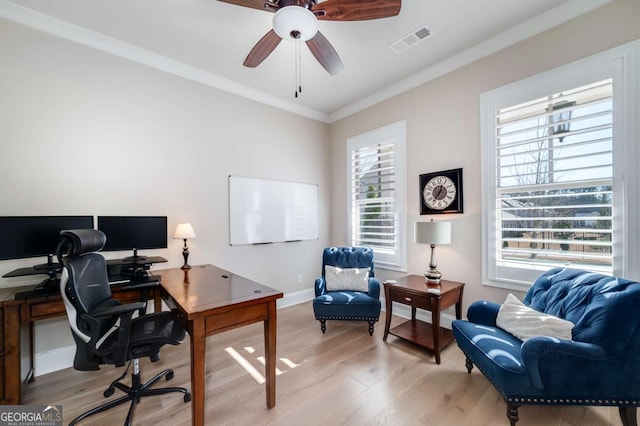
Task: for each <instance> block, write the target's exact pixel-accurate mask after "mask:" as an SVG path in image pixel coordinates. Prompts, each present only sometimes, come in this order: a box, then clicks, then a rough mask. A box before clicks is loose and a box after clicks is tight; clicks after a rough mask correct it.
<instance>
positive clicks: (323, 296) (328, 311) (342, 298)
mask: <svg viewBox="0 0 640 426" xmlns="http://www.w3.org/2000/svg"><path fill="white" fill-rule="evenodd" d="M327 266H333V267H337V268H343V269H351V268H359V269H362V268H365V269H368V273H369V275H368V276H369V278H368V291H363V290H348V289H347V290H333V291H331V290H328V289H327V280H326V276H327V268H326V267H327ZM329 269H330V268H329ZM365 287H367V286H366V283H365ZM315 295H316V297H315V299H313V312H314V314H315V316H316V319H317V320H318V321H320V329H321V330H322V333H323V334H324V332H325V331H326V330H327V326H326V321H327V320H353V321H367V322H368V323H369V335H373V325H374V324H375V322H376V321H378V318H380V308H381V304H380V282H379V281H378V280H377V279H376V278H374V265H373V250H371V249H369V248H364V247H327V248H325V249H324V251H323V253H322V276H321V277H320V278H318V279H316V282H315Z"/></svg>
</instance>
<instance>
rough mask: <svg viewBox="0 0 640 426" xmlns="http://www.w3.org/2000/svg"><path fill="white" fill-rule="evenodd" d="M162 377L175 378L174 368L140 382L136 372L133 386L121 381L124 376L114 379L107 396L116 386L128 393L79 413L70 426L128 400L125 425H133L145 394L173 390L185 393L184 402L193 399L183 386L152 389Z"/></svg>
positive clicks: (161, 393) (133, 377) (108, 395)
mask: <svg viewBox="0 0 640 426" xmlns="http://www.w3.org/2000/svg"><path fill="white" fill-rule="evenodd" d="M162 377H165V378H166V379H167V380H171V379H172V378H173V370H171V369H166V370H162V371H161V372H160V373H158V374H156V375H155V376H154V377H153V378H152V379H151V380H149V381H148V382H146V383H141V382H140V372H134V373H133V374H132V375H131V386H127V385H124V384H122V383H120V380H122V377H120V378H119V379H117V380H115V381H113V382H112V383H111V385H109V387H108V388H107V390H105V391H104V396H105V398H108V397H110V396H111V395H113V393H114V392H115V388H118V389H120V390H121V391H123V392H124V393H125V394H126V395H124V396H122V397H120V398H118V399H114V400H113V401H109V402H106V403H104V404H102V405H100V406H98V407H95V408H92V409H91V410H89V411H87V412H85V413H83V414H81V415H79V416H78V417H76V418H75V419H73V420H72V421H71V423H69V426H73V425H75V424H77V423H78V422H80V421H81V420H84V419H86V418H87V417H90V416H93V415H94V414H98V413H102V412H103V411H106V410H109V409H110V408H113V407H117V406H118V405H122V404H124V403H126V402H129V401H130V402H131V406H130V407H129V412H128V413H127V419H126V420H125V423H124V424H125V426H129V425H131V421H132V419H133V409H134V407H135V406H136V404H138V403H139V402H140V399H141V398H142V397H143V396H155V395H164V394H166V393H171V392H180V393H183V394H184V397H183V400H184V402H189V401H191V393H190V392H189V391H188V390H187V389H185V388H181V387H167V388H157V389H150V388H151V386H153V385H154V384H155V383H156V382H157V381H158V380H160V379H161V378H162Z"/></svg>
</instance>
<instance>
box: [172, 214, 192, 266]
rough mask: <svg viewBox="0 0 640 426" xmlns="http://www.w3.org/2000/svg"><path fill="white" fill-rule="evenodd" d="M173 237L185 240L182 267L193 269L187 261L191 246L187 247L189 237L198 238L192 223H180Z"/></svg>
mask: <svg viewBox="0 0 640 426" xmlns="http://www.w3.org/2000/svg"><path fill="white" fill-rule="evenodd" d="M173 238H177V239H181V240H184V247H183V248H182V257H184V265H182V266H181V267H180V269H184V270H188V269H191V266H190V265H189V264H188V263H187V259H188V258H189V247H187V239H188V238H196V233H195V232H193V227H192V226H191V224H190V223H179V224H178V227H177V228H176V233H175V234H174V235H173Z"/></svg>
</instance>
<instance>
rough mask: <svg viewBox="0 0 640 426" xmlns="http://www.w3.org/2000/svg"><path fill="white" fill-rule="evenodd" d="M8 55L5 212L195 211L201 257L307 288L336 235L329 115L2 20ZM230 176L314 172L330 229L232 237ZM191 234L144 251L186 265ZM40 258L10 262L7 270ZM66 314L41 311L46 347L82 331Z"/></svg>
mask: <svg viewBox="0 0 640 426" xmlns="http://www.w3.org/2000/svg"><path fill="white" fill-rule="evenodd" d="M0 58H1V59H0V76H1V78H0V111H2V112H1V113H0V182H1V184H0V200H1V201H0V215H74V214H87V215H166V216H168V221H169V232H170V237H171V236H172V233H173V231H174V230H175V226H176V225H177V223H179V222H191V223H192V224H193V227H194V229H195V232H196V234H197V236H198V238H197V239H194V240H191V241H190V242H189V246H190V251H191V256H190V259H189V260H190V263H191V264H192V265H197V264H201V263H213V264H216V265H218V266H221V267H223V268H226V269H229V270H231V271H234V272H237V273H241V274H242V275H244V276H246V277H248V278H251V279H255V280H257V281H260V282H261V283H263V284H265V285H268V286H270V287H274V288H277V289H279V290H281V291H283V292H284V293H285V294H287V293H295V292H297V291H300V290H308V291H311V288H312V286H313V282H314V279H315V278H316V276H317V275H318V274H319V272H320V259H321V252H322V248H323V247H325V246H326V245H328V244H329V240H328V234H329V207H330V199H329V189H330V188H329V185H330V178H329V170H328V168H327V164H328V150H327V140H328V126H327V124H325V123H319V122H317V121H314V120H310V119H307V118H302V117H300V116H297V115H294V114H291V113H287V112H283V111H281V110H278V109H275V108H272V107H268V106H264V105H262V104H258V103H256V102H253V101H249V100H246V99H243V98H240V97H238V96H234V95H231V94H228V93H226V92H222V91H219V90H215V89H212V88H210V87H207V86H204V85H201V84H198V83H194V82H191V81H187V80H185V79H181V78H179V77H175V76H172V75H170V74H167V73H164V72H161V71H157V70H154V69H151V68H148V67H145V66H143V65H139V64H136V63H133V62H130V61H127V60H124V59H121V58H117V57H114V56H111V55H109V54H106V53H103V52H100V51H97V50H93V49H90V48H87V47H84V46H81V45H78V44H75V43H71V42H68V41H64V40H62V39H59V38H56V37H53V36H50V35H46V34H44V33H40V32H38V31H35V30H32V29H29V28H27V27H24V26H21V25H18V24H14V23H11V22H8V21H3V20H0ZM229 175H241V176H253V177H263V178H271V179H281V180H288V181H296V182H306V183H314V184H318V185H319V200H318V201H319V206H320V211H319V218H320V223H319V230H320V238H319V239H318V240H313V241H302V242H296V243H280V244H271V245H268V246H233V247H231V246H229V231H228V223H229V218H228V198H227V197H228V176H229ZM181 246H182V241H181V240H174V239H173V238H170V239H169V247H168V248H167V249H165V250H157V251H150V250H147V251H145V252H144V253H141V254H149V255H161V256H164V257H166V258H167V259H169V263H168V264H159V265H156V267H158V268H162V267H172V266H180V265H182V256H181ZM122 255H130V253H107V256H108V257H121V256H122ZM37 260H38V263H42V262H44V261H45V259H44V258H42V259H37ZM32 264H34V260H33V259H26V260H16V261H2V262H0V275H2V274H5V273H7V272H9V271H11V270H13V269H15V268H18V267H23V266H31V265H32ZM298 275H301V276H302V280H303V284H302V285H299V284H298V283H297V277H298ZM43 278H44V276H32V277H25V278H21V279H20V278H11V279H0V286H4V287H7V286H13V285H16V284H29V283H35V282H37V281H39V280H42V279H43ZM310 294H311V293H310ZM62 322H63V323H64V325H63V326H62V327H58V328H56V327H54V326H52V325H51V324H48V323H46V322H40V323H38V327H39V330H37V337H38V338H37V340H36V342H37V345H38V346H37V348H36V350H37V351H38V352H40V351H45V350H49V349H54V348H56V347H58V346H59V345H60V344H64V343H65V342H66V343H67V344H72V342H71V339H70V335H69V333H68V326H67V325H66V322H65V321H62ZM56 330H58V331H57V332H56Z"/></svg>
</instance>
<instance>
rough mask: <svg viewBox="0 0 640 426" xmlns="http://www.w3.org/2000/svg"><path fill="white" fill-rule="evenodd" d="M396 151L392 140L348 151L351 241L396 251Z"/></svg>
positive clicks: (391, 251)
mask: <svg viewBox="0 0 640 426" xmlns="http://www.w3.org/2000/svg"><path fill="white" fill-rule="evenodd" d="M395 168H396V151H395V145H394V143H393V142H385V143H379V144H375V145H371V146H366V147H361V148H358V149H355V150H353V151H352V152H351V182H352V187H351V207H352V208H351V212H352V217H351V220H352V226H351V230H352V236H351V240H352V244H354V245H357V246H366V247H371V248H373V249H374V250H376V251H378V252H386V253H390V254H395V253H396V251H397V244H398V238H397V237H398V235H397V229H398V227H397V220H396V218H397V210H396V197H395V193H396V169H395Z"/></svg>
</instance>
